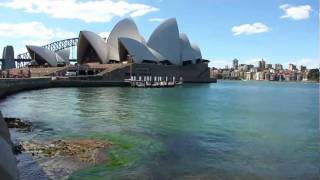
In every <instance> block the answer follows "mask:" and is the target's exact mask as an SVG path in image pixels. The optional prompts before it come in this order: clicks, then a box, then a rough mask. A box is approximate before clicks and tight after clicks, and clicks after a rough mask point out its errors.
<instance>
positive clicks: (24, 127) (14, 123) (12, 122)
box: [4, 117, 32, 132]
mask: <svg viewBox="0 0 320 180" xmlns="http://www.w3.org/2000/svg"><path fill="white" fill-rule="evenodd" d="M4 120H5V122H6V123H7V125H8V127H9V128H16V129H18V130H19V131H23V132H30V131H31V130H32V126H31V123H30V122H27V121H22V120H21V119H19V118H8V117H5V118H4Z"/></svg>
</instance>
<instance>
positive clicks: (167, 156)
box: [0, 81, 320, 179]
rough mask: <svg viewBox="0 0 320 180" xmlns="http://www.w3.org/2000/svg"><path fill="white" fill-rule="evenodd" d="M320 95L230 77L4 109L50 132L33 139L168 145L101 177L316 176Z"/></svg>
mask: <svg viewBox="0 0 320 180" xmlns="http://www.w3.org/2000/svg"><path fill="white" fill-rule="evenodd" d="M318 91H319V89H318V85H317V84H296V83H270V82H269V83H264V82H232V81H229V82H228V81H225V82H219V83H218V84H203V85H185V86H183V87H177V88H171V89H133V88H64V89H63V88H55V89H45V90H38V91H30V92H24V93H20V94H17V95H14V96H11V97H8V98H7V99H5V100H3V101H1V102H0V108H1V110H2V111H3V113H4V114H5V115H10V116H15V117H21V118H23V119H26V120H30V121H33V122H39V123H40V124H41V123H43V125H42V126H45V128H49V129H50V131H45V132H42V131H40V132H36V134H33V135H30V136H26V137H25V138H26V139H28V138H45V139H52V138H57V137H64V136H70V135H75V136H76V135H78V134H82V135H83V134H119V135H126V136H129V137H143V138H149V139H152V141H155V142H157V143H160V144H162V146H163V149H164V150H163V151H161V152H159V153H154V150H153V149H152V148H154V147H151V146H150V145H147V146H144V147H143V148H136V149H134V150H132V153H135V154H137V155H139V158H138V159H139V160H137V161H136V163H135V164H133V165H132V166H126V167H125V168H120V169H116V170H113V171H109V172H108V173H106V174H103V175H108V176H114V177H123V178H129V177H130V178H133V179H134V178H156V179H170V178H175V179H179V178H180V179H188V178H190V179H194V178H198V179H212V178H216V179H228V178H239V179H257V178H258V179H259V178H264V179H274V178H277V179H283V178H293V179H317V178H318V177H319V167H320V152H319V151H320V150H319V146H320V142H319V137H320V136H319V129H318V128H319V121H318V120H319V102H318V100H319V94H318ZM133 151H135V152H133ZM151 152H153V153H151ZM99 173H101V172H99Z"/></svg>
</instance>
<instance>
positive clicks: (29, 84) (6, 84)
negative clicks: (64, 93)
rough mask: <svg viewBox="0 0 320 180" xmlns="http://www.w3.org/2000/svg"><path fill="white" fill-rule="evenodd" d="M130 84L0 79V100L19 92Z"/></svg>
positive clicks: (125, 84) (46, 79)
mask: <svg viewBox="0 0 320 180" xmlns="http://www.w3.org/2000/svg"><path fill="white" fill-rule="evenodd" d="M129 85H130V84H128V83H126V82H121V81H105V80H81V79H59V80H52V79H51V78H46V77H44V78H19V79H11V78H7V79H0V99H1V98H4V97H6V96H8V95H10V94H14V93H17V92H21V91H27V90H36V89H44V88H55V87H113V86H118V87H123V86H129Z"/></svg>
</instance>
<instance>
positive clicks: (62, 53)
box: [56, 48, 70, 64]
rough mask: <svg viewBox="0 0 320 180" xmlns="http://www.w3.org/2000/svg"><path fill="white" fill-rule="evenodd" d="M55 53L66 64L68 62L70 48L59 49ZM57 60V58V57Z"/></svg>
mask: <svg viewBox="0 0 320 180" xmlns="http://www.w3.org/2000/svg"><path fill="white" fill-rule="evenodd" d="M56 54H57V55H58V56H59V57H60V58H61V59H62V60H63V61H64V62H65V63H66V64H70V61H69V57H70V49H69V48H67V49H63V50H60V51H58V52H56ZM57 60H58V59H57Z"/></svg>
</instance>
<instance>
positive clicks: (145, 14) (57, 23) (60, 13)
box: [0, 0, 319, 67]
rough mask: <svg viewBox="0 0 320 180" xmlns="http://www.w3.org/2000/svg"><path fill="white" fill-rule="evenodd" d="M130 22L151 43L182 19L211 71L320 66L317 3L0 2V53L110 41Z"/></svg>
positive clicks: (212, 0)
mask: <svg viewBox="0 0 320 180" xmlns="http://www.w3.org/2000/svg"><path fill="white" fill-rule="evenodd" d="M124 17H133V18H134V20H135V21H136V23H137V25H138V28H139V30H140V32H141V34H142V35H143V36H144V37H145V38H146V39H148V38H149V36H150V34H151V33H152V31H153V30H154V29H155V28H156V27H157V25H159V24H160V23H161V20H163V19H167V18H171V17H176V18H177V21H178V25H179V30H180V32H185V33H186V34H187V35H188V36H189V39H190V41H192V42H195V43H197V44H198V45H199V46H200V48H201V51H202V55H203V58H205V59H209V60H211V63H210V66H215V67H224V66H225V65H227V64H229V65H230V64H231V62H232V60H233V59H234V58H238V59H239V60H240V63H251V64H255V63H256V62H257V61H258V60H259V59H261V58H264V59H265V60H266V61H267V62H268V63H272V64H274V63H282V64H284V65H285V66H287V64H288V63H295V64H298V65H300V64H306V65H308V67H317V66H318V65H319V54H318V51H319V34H318V33H319V4H318V1H317V0H123V1H118V0H99V1H96V0H92V1H85V0H81V1H80V0H55V1H52V0H41V1H40V0H0V38H1V40H0V47H1V48H2V47H4V46H5V45H8V44H10V45H13V46H14V47H15V51H16V53H21V52H25V51H26V49H25V48H24V45H25V44H34V45H44V44H46V43H49V42H52V41H55V40H60V39H65V38H69V37H76V36H78V32H79V31H80V30H90V31H94V32H97V33H102V34H104V35H106V34H108V32H110V31H111V30H112V27H113V26H114V25H115V24H116V23H117V22H118V21H119V20H121V19H122V18H124Z"/></svg>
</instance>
